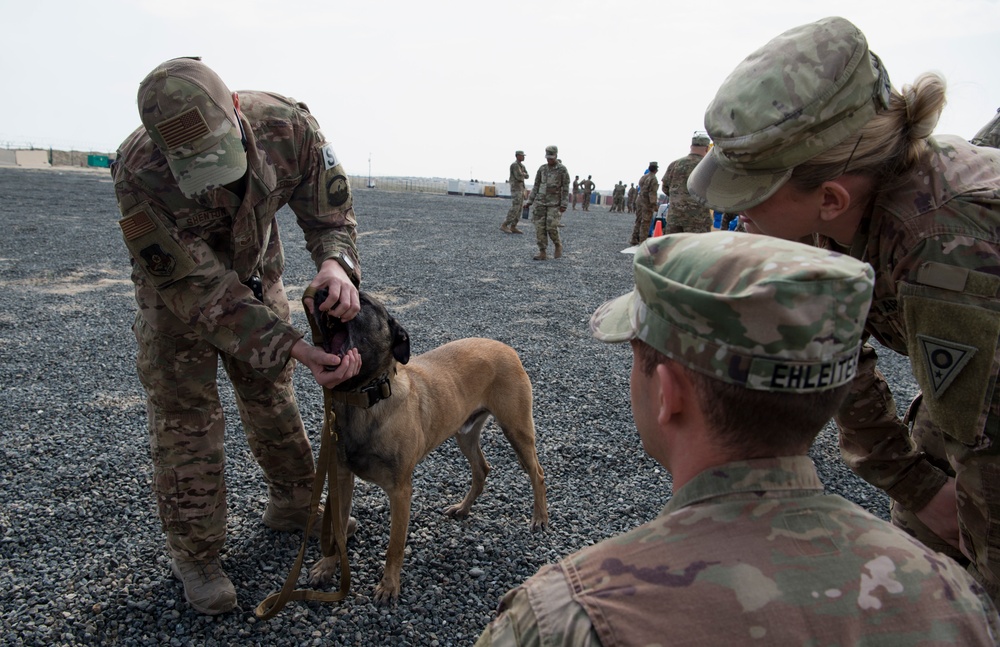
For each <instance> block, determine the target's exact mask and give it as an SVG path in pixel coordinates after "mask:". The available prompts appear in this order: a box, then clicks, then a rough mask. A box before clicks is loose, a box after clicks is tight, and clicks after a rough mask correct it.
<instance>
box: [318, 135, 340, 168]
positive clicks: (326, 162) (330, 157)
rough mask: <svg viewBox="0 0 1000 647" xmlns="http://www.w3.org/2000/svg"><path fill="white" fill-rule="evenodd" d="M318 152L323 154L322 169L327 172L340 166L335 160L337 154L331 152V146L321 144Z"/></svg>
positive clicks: (337, 160)
mask: <svg viewBox="0 0 1000 647" xmlns="http://www.w3.org/2000/svg"><path fill="white" fill-rule="evenodd" d="M320 151H321V152H322V154H323V168H324V169H325V170H327V171H329V170H330V169H332V168H333V167H334V166H337V165H338V164H340V160H339V159H337V154H336V153H335V152H333V144H331V143H329V142H327V143H325V144H323V146H322V148H320Z"/></svg>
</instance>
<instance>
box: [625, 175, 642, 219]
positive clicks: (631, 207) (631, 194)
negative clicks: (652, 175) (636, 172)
mask: <svg viewBox="0 0 1000 647" xmlns="http://www.w3.org/2000/svg"><path fill="white" fill-rule="evenodd" d="M638 193H639V191H638V189H636V188H635V182H633V183H632V185H631V186H629V188H628V200H627V202H626V206H627V207H628V212H629V213H634V212H635V196H636V194H638Z"/></svg>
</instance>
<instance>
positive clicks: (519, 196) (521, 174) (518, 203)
mask: <svg viewBox="0 0 1000 647" xmlns="http://www.w3.org/2000/svg"><path fill="white" fill-rule="evenodd" d="M518 152H520V151H518ZM527 179H528V169H526V168H525V167H524V164H522V163H521V162H519V161H517V160H514V161H513V162H512V163H511V165H510V178H509V179H508V180H507V181H508V182H510V210H509V211H508V212H507V219H506V220H504V221H503V226H502V227H501V229H503V228H507V229H517V221H518V219H519V218H520V217H521V210H522V209H523V207H524V181H525V180H527Z"/></svg>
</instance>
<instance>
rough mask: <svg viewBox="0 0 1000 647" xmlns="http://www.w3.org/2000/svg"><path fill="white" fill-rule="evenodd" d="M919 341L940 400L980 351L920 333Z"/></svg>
mask: <svg viewBox="0 0 1000 647" xmlns="http://www.w3.org/2000/svg"><path fill="white" fill-rule="evenodd" d="M917 339H918V340H919V341H920V349H921V350H922V351H923V353H922V355H923V360H924V367H925V370H926V371H927V375H929V376H930V379H931V385H932V386H933V389H934V391H933V393H934V397H935V398H940V397H941V396H942V395H943V394H944V392H945V390H946V389H947V388H948V387H949V386H950V385H951V383H952V382H954V381H955V378H956V377H958V374H959V373H961V372H962V369H963V368H965V366H966V364H968V363H969V360H971V359H972V356H973V355H975V354H976V351H977V350H978V349H977V348H974V347H973V346H967V345H966V344H959V343H957V342H953V341H946V340H943V339H935V338H934V337H929V336H927V335H921V334H919V333H918V334H917Z"/></svg>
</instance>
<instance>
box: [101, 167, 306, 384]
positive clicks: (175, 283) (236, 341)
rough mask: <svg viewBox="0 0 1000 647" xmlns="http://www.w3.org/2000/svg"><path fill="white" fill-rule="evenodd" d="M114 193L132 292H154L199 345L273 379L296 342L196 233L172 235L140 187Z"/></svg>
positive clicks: (128, 185) (120, 186) (126, 184)
mask: <svg viewBox="0 0 1000 647" xmlns="http://www.w3.org/2000/svg"><path fill="white" fill-rule="evenodd" d="M115 191H116V194H117V197H118V205H119V209H120V210H121V213H122V219H121V220H120V221H119V225H120V227H121V230H122V236H123V238H124V239H125V245H126V247H128V249H129V253H130V255H131V258H132V262H133V264H134V266H133V277H134V278H135V280H136V282H137V285H138V289H140V290H142V289H146V288H149V289H153V290H155V291H156V293H157V295H158V296H159V297H160V299H161V300H162V301H163V303H164V305H165V306H166V308H167V309H168V310H169V311H170V312H171V313H172V314H173V315H174V316H175V317H177V318H178V319H180V320H181V321H182V322H183V323H184V324H185V325H187V326H188V327H189V328H191V329H192V330H194V331H195V332H197V333H198V334H199V335H200V336H201V337H202V338H203V339H205V340H206V341H208V342H209V343H210V344H212V345H213V346H215V347H216V348H218V349H219V350H221V351H222V352H224V353H227V354H229V355H232V356H233V357H235V358H237V359H239V360H242V361H244V362H247V363H249V364H250V365H251V366H253V367H254V368H255V369H256V370H258V371H259V372H260V373H262V374H263V375H265V376H266V377H268V378H269V379H272V380H273V379H276V378H277V376H278V375H279V374H280V372H281V370H282V369H283V368H284V366H285V364H287V363H288V359H289V358H290V357H291V348H292V346H293V345H294V344H295V342H296V341H298V340H299V339H301V337H302V335H301V334H300V333H299V332H297V331H296V330H295V329H294V328H293V327H292V326H291V325H290V324H288V323H286V322H284V321H283V320H282V319H281V318H280V317H279V316H278V315H277V314H275V312H274V311H273V310H271V309H270V308H269V307H267V306H265V305H264V304H262V303H261V302H259V301H257V299H256V298H255V297H254V294H253V292H251V290H250V289H249V288H248V287H246V286H245V285H243V284H242V283H240V281H239V277H238V276H237V275H236V273H235V272H233V271H232V270H229V269H227V268H226V264H225V263H224V262H223V260H222V259H220V258H219V256H218V255H217V253H216V252H215V250H213V249H212V248H211V247H210V246H209V245H208V244H207V243H206V242H205V240H204V239H203V238H202V237H200V236H199V235H198V233H197V230H193V229H180V228H178V227H177V226H176V223H174V221H173V219H172V218H170V217H168V216H167V214H166V212H165V210H164V209H162V208H161V207H160V206H159V205H158V204H157V203H156V202H155V201H154V200H153V198H152V196H148V195H145V194H144V192H143V188H142V185H141V184H140V183H138V182H132V181H130V180H128V179H124V180H120V181H117V182H116V185H115Z"/></svg>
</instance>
